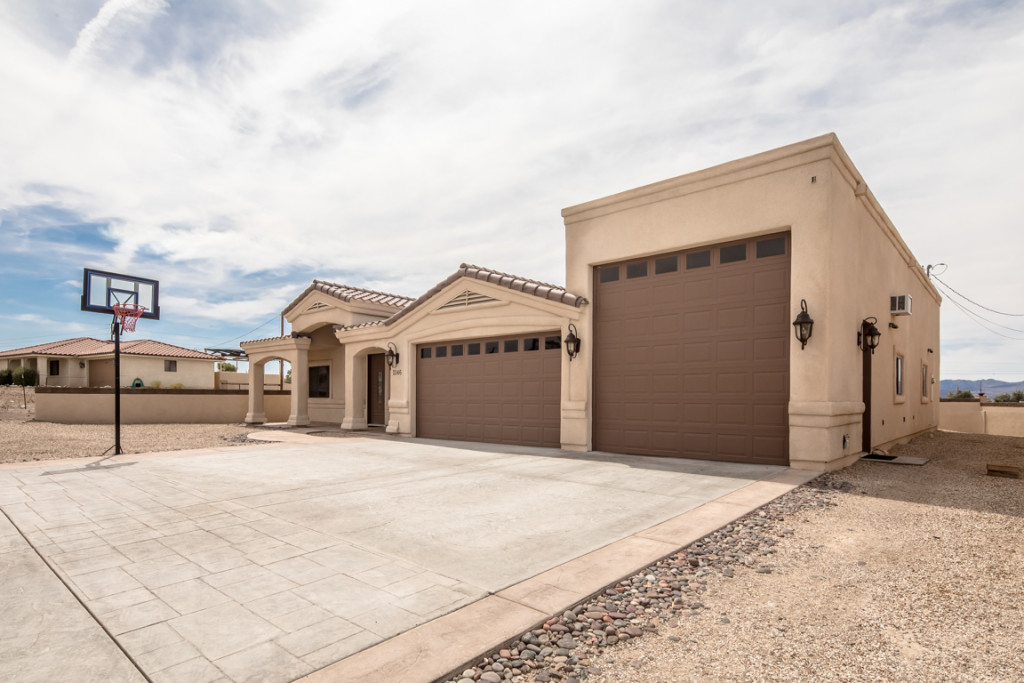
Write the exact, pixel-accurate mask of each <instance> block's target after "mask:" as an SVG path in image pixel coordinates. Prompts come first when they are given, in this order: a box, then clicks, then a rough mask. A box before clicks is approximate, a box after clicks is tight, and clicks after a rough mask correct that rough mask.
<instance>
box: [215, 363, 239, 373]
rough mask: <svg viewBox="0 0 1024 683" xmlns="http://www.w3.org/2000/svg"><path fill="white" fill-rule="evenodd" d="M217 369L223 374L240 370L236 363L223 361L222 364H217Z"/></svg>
mask: <svg viewBox="0 0 1024 683" xmlns="http://www.w3.org/2000/svg"><path fill="white" fill-rule="evenodd" d="M217 369H218V370H220V371H221V372H235V371H236V370H238V366H237V365H235V364H234V363H229V362H227V361H221V362H220V363H217Z"/></svg>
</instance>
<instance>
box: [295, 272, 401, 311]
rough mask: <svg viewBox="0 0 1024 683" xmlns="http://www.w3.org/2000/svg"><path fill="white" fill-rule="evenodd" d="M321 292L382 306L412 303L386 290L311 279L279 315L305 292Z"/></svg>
mask: <svg viewBox="0 0 1024 683" xmlns="http://www.w3.org/2000/svg"><path fill="white" fill-rule="evenodd" d="M314 290H316V291H318V292H323V293H324V294H327V295H329V296H333V297H334V298H336V299H340V300H342V301H365V302H367V303H371V304H380V305H382V306H390V307H391V308H404V307H406V306H408V305H409V304H411V303H412V301H413V300H412V299H411V298H409V297H407V296H399V295H398V294H388V293H386V292H375V291H373V290H372V289H360V288H359V287H349V286H348V285H339V284H337V283H335V282H327V281H326V280H313V284H311V285H310V286H309V287H306V289H304V290H303V291H302V294H299V295H298V296H297V297H295V300H294V301H292V302H291V303H290V304H288V305H287V306H285V308H284V310H283V311H281V315H284V314H285V313H287V312H288V311H290V310H291V309H292V308H293V307H295V306H296V305H297V304H298V303H299V302H300V301H302V299H303V298H305V296H306V295H307V294H309V293H310V292H312V291H314Z"/></svg>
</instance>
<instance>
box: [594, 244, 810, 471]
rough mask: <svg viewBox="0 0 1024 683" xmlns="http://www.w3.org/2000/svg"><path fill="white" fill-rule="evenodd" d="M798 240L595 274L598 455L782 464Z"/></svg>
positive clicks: (698, 252) (729, 247)
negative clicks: (792, 246)
mask: <svg viewBox="0 0 1024 683" xmlns="http://www.w3.org/2000/svg"><path fill="white" fill-rule="evenodd" d="M789 268H790V237H789V235H788V234H779V235H771V236H768V237H760V238H756V239H751V240H746V241H743V242H734V243H729V244H722V245H717V246H713V247H705V248H701V249H693V250H688V251H682V252H676V253H669V254H659V255H657V256H652V257H650V258H646V259H638V260H633V261H625V262H622V263H616V264H609V265H607V266H600V267H598V268H595V272H594V278H595V281H594V292H595V294H594V326H595V327H594V337H595V338H594V423H593V439H594V448H595V449H598V450H603V451H611V452H615V453H637V454H645V455H667V456H677V457H686V458H704V459H711V460H728V461H733V462H750V463H765V464H779V465H785V464H788V462H789V454H788V434H789V425H788V411H787V406H788V401H789V336H790V334H791V329H790V328H791V323H790V320H789V318H790V316H789Z"/></svg>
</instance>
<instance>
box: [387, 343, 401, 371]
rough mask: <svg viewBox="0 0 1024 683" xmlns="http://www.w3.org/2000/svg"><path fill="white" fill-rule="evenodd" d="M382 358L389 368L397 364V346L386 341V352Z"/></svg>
mask: <svg viewBox="0 0 1024 683" xmlns="http://www.w3.org/2000/svg"><path fill="white" fill-rule="evenodd" d="M384 360H385V361H386V362H387V364H388V367H389V368H393V367H395V366H396V365H398V347H397V346H395V343H394V342H388V352H387V353H385V354H384Z"/></svg>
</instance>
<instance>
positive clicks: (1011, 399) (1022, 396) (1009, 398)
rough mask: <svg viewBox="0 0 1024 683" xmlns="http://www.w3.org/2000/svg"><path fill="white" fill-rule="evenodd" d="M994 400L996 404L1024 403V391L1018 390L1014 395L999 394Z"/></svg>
mask: <svg viewBox="0 0 1024 683" xmlns="http://www.w3.org/2000/svg"><path fill="white" fill-rule="evenodd" d="M992 400H993V401H995V402H996V403H1020V402H1021V401H1024V391H1020V390H1017V391H1015V392H1013V393H1012V394H999V395H998V396H996V397H995V398H994V399H992Z"/></svg>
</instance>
